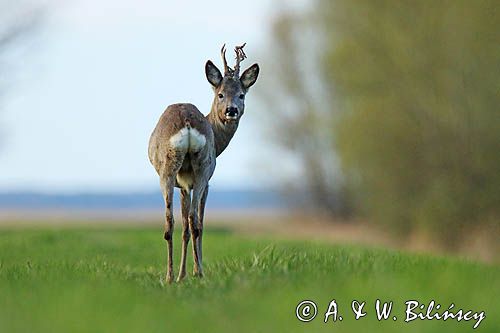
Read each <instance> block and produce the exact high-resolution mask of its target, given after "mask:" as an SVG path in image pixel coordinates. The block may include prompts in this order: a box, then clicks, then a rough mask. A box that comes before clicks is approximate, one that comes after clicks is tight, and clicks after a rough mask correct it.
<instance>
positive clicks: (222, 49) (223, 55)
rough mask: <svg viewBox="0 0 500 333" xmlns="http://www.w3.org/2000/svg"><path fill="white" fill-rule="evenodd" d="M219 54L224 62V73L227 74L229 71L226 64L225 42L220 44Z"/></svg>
mask: <svg viewBox="0 0 500 333" xmlns="http://www.w3.org/2000/svg"><path fill="white" fill-rule="evenodd" d="M220 54H221V56H222V62H223V63H224V75H227V74H228V73H229V67H228V66H227V60H226V44H224V45H222V48H221V49H220Z"/></svg>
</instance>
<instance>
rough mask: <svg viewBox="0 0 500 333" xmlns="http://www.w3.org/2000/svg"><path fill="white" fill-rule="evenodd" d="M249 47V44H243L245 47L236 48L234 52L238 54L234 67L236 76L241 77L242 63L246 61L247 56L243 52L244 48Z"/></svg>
mask: <svg viewBox="0 0 500 333" xmlns="http://www.w3.org/2000/svg"><path fill="white" fill-rule="evenodd" d="M245 45H247V43H243V45H240V46H236V47H235V48H234V52H235V53H236V64H235V65H234V76H235V77H239V76H240V62H242V61H243V60H245V58H246V57H247V55H246V54H245V52H244V51H243V48H244V47H245Z"/></svg>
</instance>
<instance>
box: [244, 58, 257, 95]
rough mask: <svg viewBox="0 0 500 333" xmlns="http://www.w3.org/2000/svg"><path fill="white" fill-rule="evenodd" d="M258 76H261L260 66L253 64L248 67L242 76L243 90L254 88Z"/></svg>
mask: <svg viewBox="0 0 500 333" xmlns="http://www.w3.org/2000/svg"><path fill="white" fill-rule="evenodd" d="M257 76H259V65H258V64H253V65H252V66H250V67H248V68H247V69H246V70H245V71H244V72H243V74H241V76H240V81H241V84H242V85H243V88H244V89H245V90H247V89H248V88H250V87H251V86H253V84H254V83H255V81H257Z"/></svg>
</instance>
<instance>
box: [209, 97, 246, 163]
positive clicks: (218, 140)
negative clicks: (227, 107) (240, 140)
mask: <svg viewBox="0 0 500 333" xmlns="http://www.w3.org/2000/svg"><path fill="white" fill-rule="evenodd" d="M206 119H207V120H208V122H209V123H210V125H211V126H212V131H213V133H214V140H215V154H216V156H219V155H220V154H221V153H222V152H223V151H224V150H225V149H226V147H227V146H228V145H229V142H230V141H231V139H232V138H233V136H234V133H236V130H237V129H238V123H239V120H237V121H231V122H224V121H223V120H222V119H220V117H219V115H218V114H217V110H216V109H215V107H214V106H213V105H212V110H211V111H210V113H209V114H208V115H207V116H206Z"/></svg>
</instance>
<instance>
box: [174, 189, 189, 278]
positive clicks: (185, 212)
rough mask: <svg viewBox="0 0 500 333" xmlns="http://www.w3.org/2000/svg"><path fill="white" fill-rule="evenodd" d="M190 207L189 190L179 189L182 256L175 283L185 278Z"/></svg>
mask: <svg viewBox="0 0 500 333" xmlns="http://www.w3.org/2000/svg"><path fill="white" fill-rule="evenodd" d="M190 205H191V193H190V190H187V189H184V188H183V189H181V213H182V254H181V265H180V269H179V276H178V277H177V282H180V281H182V279H184V277H185V276H186V256H187V246H188V243H189V237H190V232H189V222H188V216H189V209H190Z"/></svg>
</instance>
